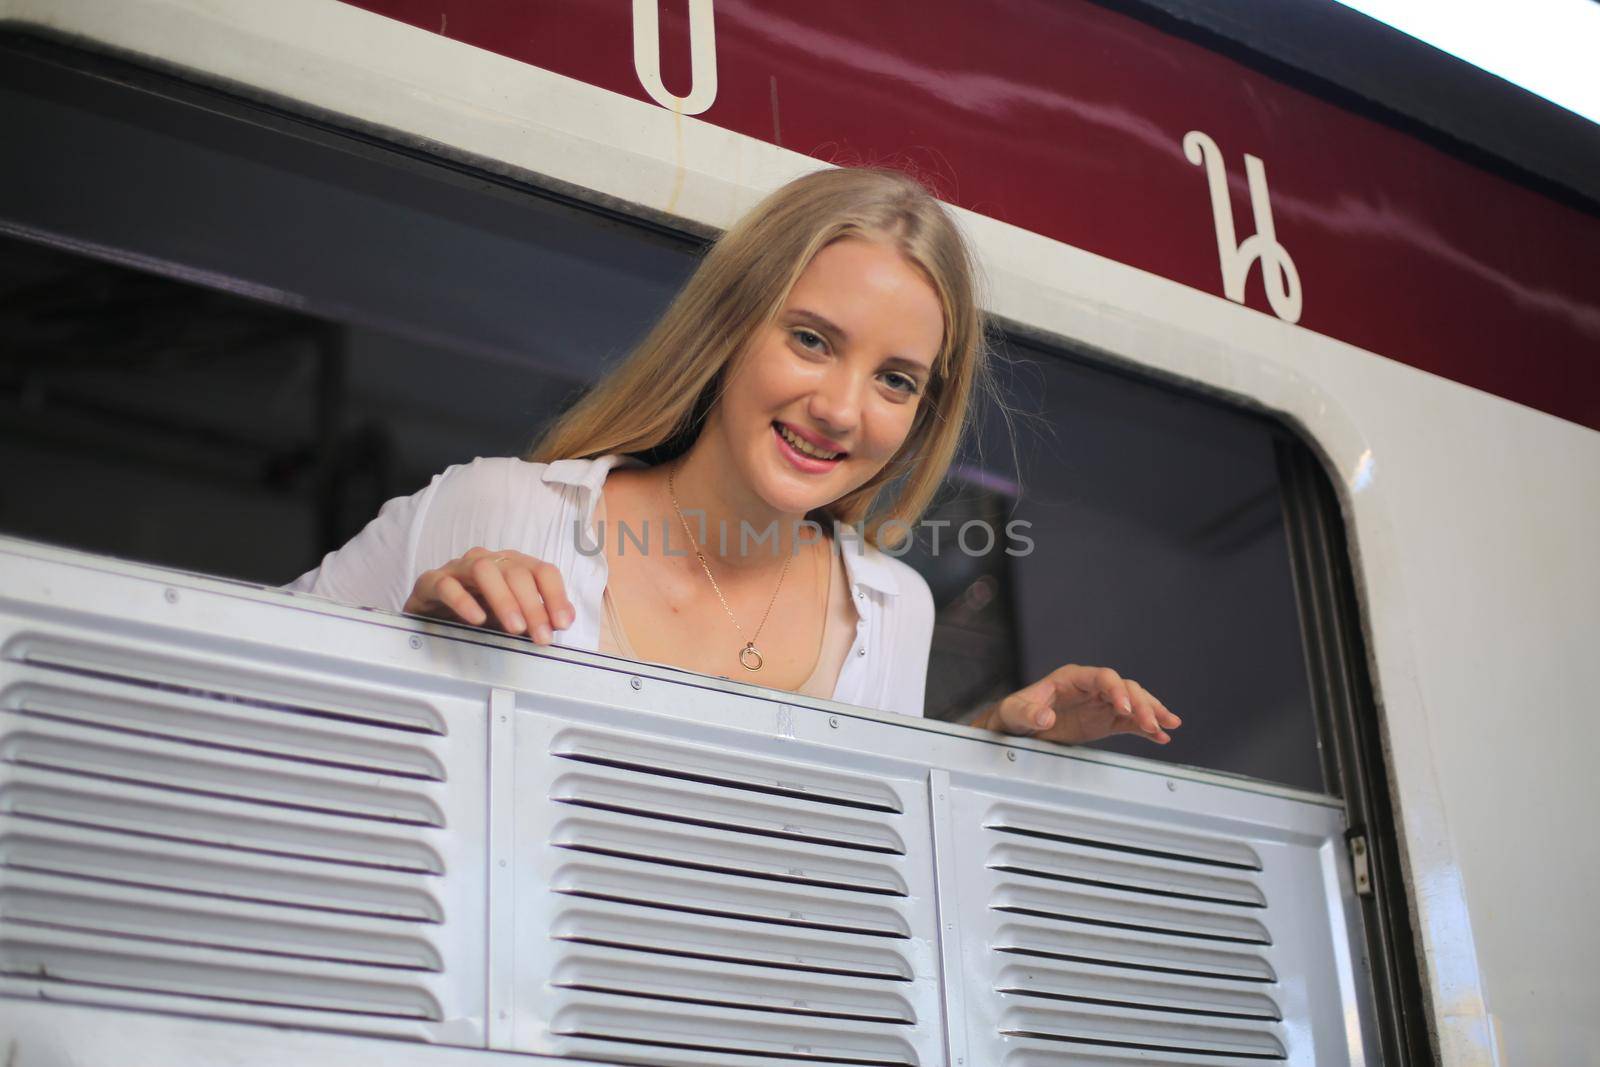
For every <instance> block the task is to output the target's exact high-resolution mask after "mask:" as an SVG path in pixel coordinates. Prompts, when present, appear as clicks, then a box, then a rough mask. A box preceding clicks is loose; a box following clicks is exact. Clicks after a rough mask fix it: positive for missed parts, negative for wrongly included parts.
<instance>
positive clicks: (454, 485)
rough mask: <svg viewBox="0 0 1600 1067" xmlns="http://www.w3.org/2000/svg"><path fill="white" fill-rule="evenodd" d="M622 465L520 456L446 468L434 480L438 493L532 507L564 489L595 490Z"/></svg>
mask: <svg viewBox="0 0 1600 1067" xmlns="http://www.w3.org/2000/svg"><path fill="white" fill-rule="evenodd" d="M624 461H625V459H624V457H621V456H601V457H598V458H595V459H558V460H552V461H551V462H548V463H545V462H537V461H534V460H529V459H523V458H522V457H520V456H478V457H477V458H476V459H473V460H471V461H469V462H466V463H456V464H453V465H451V466H450V467H447V468H446V469H445V470H444V471H443V472H441V473H440V474H439V475H438V476H437V477H436V478H435V479H434V480H435V482H436V483H437V485H438V486H439V488H440V489H441V490H443V491H445V492H448V493H451V494H455V495H467V496H472V497H479V496H482V497H488V498H491V499H497V500H519V501H522V502H524V503H527V504H534V503H537V502H540V501H542V500H549V501H557V500H559V499H561V498H562V496H563V494H564V492H565V490H566V488H568V487H577V488H587V489H590V490H594V489H598V488H599V487H600V485H601V483H603V482H604V481H605V477H606V474H607V473H608V472H609V471H610V470H611V469H612V468H613V467H615V466H617V465H618V463H619V462H624Z"/></svg>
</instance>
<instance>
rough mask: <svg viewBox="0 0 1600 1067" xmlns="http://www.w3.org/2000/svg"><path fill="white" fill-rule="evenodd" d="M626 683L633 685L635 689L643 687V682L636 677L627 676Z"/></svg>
mask: <svg viewBox="0 0 1600 1067" xmlns="http://www.w3.org/2000/svg"><path fill="white" fill-rule="evenodd" d="M628 684H629V685H631V686H633V687H634V688H635V689H643V688H644V682H642V681H640V680H639V679H638V678H629V679H628Z"/></svg>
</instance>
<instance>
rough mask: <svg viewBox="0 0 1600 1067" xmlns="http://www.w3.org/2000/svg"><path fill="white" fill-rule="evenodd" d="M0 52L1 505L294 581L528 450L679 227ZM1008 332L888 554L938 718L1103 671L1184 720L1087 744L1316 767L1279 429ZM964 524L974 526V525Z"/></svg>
mask: <svg viewBox="0 0 1600 1067" xmlns="http://www.w3.org/2000/svg"><path fill="white" fill-rule="evenodd" d="M4 59H5V62H4V63H0V116H4V118H3V119H0V135H3V136H4V137H5V138H6V141H7V144H8V151H9V154H10V158H11V159H13V160H26V161H27V164H26V165H25V166H10V167H6V168H0V233H4V234H8V235H9V236H4V237H0V352H3V354H4V355H3V359H0V416H3V417H0V465H3V467H4V469H5V470H6V472H7V473H6V478H5V480H4V483H3V487H0V530H4V531H5V532H8V533H14V534H20V535H22V536H27V537H34V538H37V539H40V540H46V541H51V542H55V543H60V544H67V545H72V546H76V547H82V548H88V549H92V550H95V551H101V552H106V553H109V554H112V555H117V556H123V557H127V558H135V559H142V560H149V561H152V562H158V563H164V564H169V565H175V566H181V567H187V568H190V569H195V570H201V571H206V572H210V573H215V574H222V575H226V576H230V577H236V578H244V579H249V580H256V581H261V582H266V583H272V584H277V583H282V582H285V581H288V580H289V579H291V578H293V577H295V576H296V575H298V574H299V573H301V571H303V570H305V569H307V568H309V567H311V566H313V565H315V563H316V562H317V560H318V559H319V558H320V555H321V553H323V552H325V551H327V550H328V549H330V548H333V547H337V546H338V545H339V544H341V543H342V542H343V541H344V540H345V539H346V538H348V537H349V536H350V535H351V534H353V533H354V532H355V531H356V530H358V529H359V528H360V527H361V525H362V524H364V523H365V522H366V521H367V520H368V519H369V518H371V516H372V515H373V514H374V513H375V512H376V511H377V508H378V506H379V504H381V503H382V502H383V501H384V500H386V499H388V498H389V497H391V496H395V495H398V494H401V493H408V492H412V491H414V490H415V489H417V488H418V487H420V486H421V485H423V484H425V483H426V481H427V480H428V478H430V477H431V476H432V475H433V474H434V473H436V472H438V471H440V470H442V469H443V468H444V467H446V466H448V465H449V464H451V463H458V462H463V461H466V460H470V459H471V458H473V457H474V456H477V455H506V454H514V453H517V452H519V451H521V450H522V449H523V448H525V447H526V446H527V445H528V444H529V442H530V441H531V440H532V438H533V437H534V435H535V434H536V432H537V431H538V429H539V427H540V426H541V425H542V424H544V423H545V422H546V421H547V420H548V419H549V418H550V417H551V416H552V415H553V414H554V413H556V412H557V411H558V410H560V408H561V407H562V406H563V405H564V404H566V403H568V402H570V400H571V399H572V398H573V397H574V396H575V395H576V393H577V391H578V390H580V389H581V388H582V387H583V386H584V385H585V384H586V383H588V382H590V381H592V380H593V379H594V378H595V377H596V376H597V375H598V374H600V373H602V372H603V370H604V369H605V368H606V367H607V366H608V365H610V364H611V363H613V362H614V361H615V360H616V359H618V358H619V357H620V356H621V355H622V354H623V353H625V352H626V351H627V350H628V348H629V346H630V345H631V344H632V343H633V342H634V341H635V340H636V339H637V338H638V337H639V336H640V335H641V334H642V332H643V331H644V329H645V328H646V327H647V325H648V323H649V322H650V321H651V320H652V319H653V318H654V316H655V315H657V314H658V313H659V312H660V311H661V309H662V308H663V307H664V306H665V304H666V302H667V300H668V299H669V298H670V296H671V294H672V293H673V291H674V290H675V289H676V288H677V286H678V285H679V284H681V282H682V280H683V279H684V278H685V277H687V275H688V273H689V272H690V271H691V270H692V269H693V265H694V261H695V256H696V254H697V251H698V249H699V247H700V246H699V242H698V241H696V240H694V239H692V238H689V237H686V236H684V235H677V234H672V233H669V232H666V231H662V230H659V229H653V228H651V227H649V226H647V225H645V224H643V223H639V222H637V221H628V220H624V219H620V218H618V217H613V216H608V215H606V214H604V213H602V212H599V211H596V210H594V209H592V208H587V207H580V206H577V205H574V204H569V203H565V202H561V201H558V200H556V199H553V198H551V197H549V196H547V195H539V194H535V193H534V192H532V191H530V190H528V189H525V188H521V187H517V186H515V185H514V184H512V183H509V182H505V181H501V180H498V179H493V178H490V177H488V176H485V175H482V174H479V173H476V172H470V171H466V170H461V169H452V168H450V167H447V166H443V165H440V164H438V163H437V161H427V160H421V159H416V158H411V157H406V156H403V155H399V154H396V153H393V152H391V151H388V150H384V149H380V148H376V147H373V146H368V145H365V144H362V143H360V142H359V141H355V140H352V139H350V138H348V137H344V136H342V135H336V134H332V133H328V132H321V131H317V130H314V129H310V128H307V127H303V126H301V125H299V124H297V123H294V122H291V121H290V120H286V119H283V118H281V117H278V116H275V115H271V114H268V113H265V112H254V111H249V110H246V109H245V108H243V107H241V106H240V105H237V104H235V103H232V102H229V101H225V100H221V99H218V98H212V97H208V96H205V95H201V94H196V92H195V91H193V90H188V89H180V88H177V87H172V86H168V85H166V84H165V83H162V82H160V81H159V80H154V79H151V80H146V81H143V82H141V81H140V80H139V79H135V85H134V86H133V87H130V86H129V85H127V84H123V83H121V82H117V81H112V80H108V79H104V78H101V77H97V76H94V75H91V74H86V73H83V72H81V71H76V70H72V69H68V68H67V67H64V66H62V65H59V64H57V63H56V62H54V61H53V59H52V58H51V57H50V56H49V55H43V56H41V55H36V54H23V53H20V52H19V53H11V54H7V55H5V56H4ZM141 85H142V86H143V87H140V86H141ZM152 87H158V88H161V89H162V91H161V92H154V91H150V90H151V88H152ZM1007 351H1008V354H1009V357H1010V359H1011V361H1012V365H1011V367H1010V370H1009V373H1007V374H1004V375H1002V377H1003V379H1005V382H1006V389H1007V391H1008V394H1009V396H1010V402H1011V403H1012V404H1014V405H1015V406H1016V407H1018V408H1019V409H1021V410H1022V411H1023V412H1024V417H1023V418H1022V419H1021V421H1020V423H1019V425H1018V433H1017V446H1018V447H1017V451H1016V453H1015V459H1014V458H1013V452H1012V449H1011V446H1010V442H1009V441H1008V440H1007V438H1006V436H1005V435H1004V433H1003V432H1001V420H999V419H998V418H995V417H992V416H991V417H989V418H988V419H987V420H986V422H987V430H986V432H985V434H984V435H983V438H982V444H983V447H982V448H981V449H980V450H977V451H974V452H973V453H972V455H970V456H968V457H966V458H964V459H963V460H962V461H961V462H960V463H959V464H958V465H957V466H956V468H955V469H954V470H953V471H952V473H951V477H950V479H949V481H948V484H947V486H946V491H945V492H944V493H943V494H942V496H941V498H940V500H939V501H938V502H937V503H936V505H935V507H934V509H933V510H932V512H931V513H930V515H929V518H930V519H933V520H938V521H944V522H948V524H949V525H947V526H942V527H939V529H940V532H941V545H940V551H938V552H937V553H936V552H934V550H933V545H932V541H931V535H930V534H931V528H930V527H924V529H923V531H921V532H919V536H918V540H917V542H916V543H915V544H914V546H913V548H912V550H911V551H910V552H909V553H908V554H907V555H906V556H905V557H904V558H905V559H906V560H907V562H909V563H911V564H912V565H914V566H916V567H917V568H918V569H919V570H920V571H921V572H922V573H923V574H924V575H925V576H926V577H927V579H928V582H929V585H930V587H931V588H932V590H933V592H934V597H935V601H936V603H937V605H938V611H939V616H938V618H939V624H938V629H937V631H936V633H935V635H934V648H933V655H932V657H931V660H930V668H929V677H928V701H927V707H928V713H929V715H930V716H934V717H940V718H949V719H960V718H963V717H970V715H971V714H972V713H973V712H975V711H976V710H977V709H978V708H980V707H981V706H982V705H983V704H984V703H986V702H987V701H990V700H994V699H997V698H998V697H1000V696H1003V695H1004V694H1006V693H1007V692H1010V691H1011V690H1012V689H1013V688H1015V687H1016V686H1018V685H1020V684H1023V683H1024V682H1028V681H1032V680H1034V679H1035V678H1037V677H1039V676H1041V675H1043V674H1044V673H1046V672H1047V671H1048V670H1050V669H1051V668H1053V667H1055V666H1058V665H1060V664H1062V663H1066V662H1077V663H1091V664H1098V665H1106V666H1111V667H1114V668H1116V669H1117V670H1118V671H1120V672H1122V673H1124V674H1126V675H1128V676H1130V677H1133V678H1136V679H1138V680H1139V681H1140V682H1142V683H1144V684H1145V685H1147V686H1148V687H1149V688H1150V689H1151V690H1152V691H1154V692H1156V693H1157V694H1158V695H1160V696H1161V697H1162V698H1163V699H1165V700H1166V701H1167V703H1168V704H1169V705H1170V706H1171V707H1172V709H1173V710H1174V711H1176V712H1178V714H1180V715H1182V716H1183V717H1184V719H1185V723H1186V725H1185V727H1184V728H1183V729H1182V730H1180V731H1179V732H1178V734H1177V738H1176V740H1175V741H1174V743H1173V744H1172V745H1170V746H1168V747H1165V748H1158V747H1157V746H1154V745H1151V744H1148V743H1145V742H1142V741H1138V740H1132V739H1124V740H1115V741H1111V742H1107V743H1105V745H1106V747H1109V748H1113V749H1118V750H1121V751H1127V752H1134V753H1137V754H1139V755H1143V756H1150V757H1154V758H1157V759H1172V760H1176V761H1179V762H1184V763H1191V764H1196V765H1199V766H1204V767H1208V768H1213V769H1219V770H1225V771H1234V772H1238V773H1241V774H1248V775H1251V776H1254V777H1258V778H1264V779H1268V780H1272V781H1279V782H1286V783H1289V784H1293V785H1298V786H1302V787H1305V788H1310V789H1317V790H1321V789H1322V788H1323V783H1322V776H1321V773H1320V771H1319V769H1318V756H1317V747H1316V731H1315V727H1314V724H1313V720H1312V715H1311V710H1310V701H1309V697H1308V689H1307V681H1306V673H1305V667H1304V660H1303V655H1302V638H1301V629H1300V625H1299V622H1298V614H1297V608H1296V604H1295V600H1294V592H1293V586H1292V583H1291V572H1290V564H1289V558H1288V554H1287V551H1286V548H1285V536H1284V524H1283V518H1282V514H1281V506H1280V490H1279V486H1278V481H1277V473H1276V468H1275V465H1274V448H1275V447H1279V446H1281V445H1282V444H1283V442H1285V441H1288V442H1289V444H1290V445H1291V446H1292V447H1296V448H1298V447H1301V446H1299V445H1298V444H1296V443H1294V442H1292V440H1291V439H1289V438H1288V437H1287V436H1286V435H1285V434H1284V432H1283V431H1282V430H1281V429H1279V428H1278V427H1277V426H1276V425H1275V424H1273V423H1271V422H1269V421H1267V420H1264V419H1261V418H1259V417H1256V416H1254V415H1250V414H1247V413H1244V412H1242V411H1240V410H1237V409H1234V408H1231V407H1228V406H1225V405H1223V404H1220V403H1216V402H1213V401H1210V400H1206V399H1202V398H1199V397H1196V396H1192V395H1189V394H1187V393H1183V392H1180V391H1176V390H1172V389H1168V388H1165V387H1162V386H1158V385H1155V384H1152V383H1151V382H1149V381H1146V380H1143V379H1139V378H1135V377H1131V376H1128V375H1125V374H1122V373H1119V372H1115V371H1112V370H1109V369H1107V368H1106V367H1105V366H1103V365H1099V364H1095V363H1092V362H1089V361H1085V360H1083V359H1081V358H1078V357H1076V356H1073V355H1069V354H1068V353H1064V352H1055V351H1046V350H1044V349H1041V348H1038V347H1036V346H1034V345H1032V344H1031V343H1026V342H1023V341H1020V340H1013V341H1011V342H1009V345H1008V349H1007ZM980 520H981V523H982V524H984V525H987V527H988V528H990V529H992V530H994V531H995V533H996V535H997V536H996V543H995V545H994V547H993V548H992V549H991V550H990V551H987V552H976V553H970V552H968V551H965V550H964V547H966V548H978V547H980V546H981V545H982V544H983V539H982V538H981V536H978V535H977V534H976V533H975V532H973V531H969V536H968V537H967V539H966V541H965V542H964V543H963V541H962V539H961V530H962V528H963V526H965V525H966V524H969V523H975V522H979V521H980ZM1014 520H1015V521H1021V522H1026V523H1028V524H1029V525H1028V526H1027V527H1026V528H1025V530H1024V533H1025V536H1026V537H1027V538H1028V539H1030V540H1031V542H1032V548H1031V551H1028V552H1026V553H1025V554H1019V555H1009V554H1007V553H1006V552H1005V551H1004V549H1005V548H1007V547H1013V548H1016V549H1018V550H1021V549H1022V547H1023V542H1021V541H1018V540H1012V539H1011V538H1009V537H1008V536H1007V534H1006V529H1007V524H1008V523H1010V522H1013V521H1014Z"/></svg>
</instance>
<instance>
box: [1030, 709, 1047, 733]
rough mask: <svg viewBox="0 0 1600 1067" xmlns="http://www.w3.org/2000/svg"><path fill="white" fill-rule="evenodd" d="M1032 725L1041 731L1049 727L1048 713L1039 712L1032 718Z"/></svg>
mask: <svg viewBox="0 0 1600 1067" xmlns="http://www.w3.org/2000/svg"><path fill="white" fill-rule="evenodd" d="M1033 724H1034V725H1035V726H1037V727H1039V728H1040V729H1043V728H1044V727H1046V726H1049V725H1050V713H1049V712H1048V711H1041V712H1039V713H1038V714H1037V715H1035V716H1034V717H1033Z"/></svg>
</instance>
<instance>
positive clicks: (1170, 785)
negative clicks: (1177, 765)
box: [1167, 778, 1178, 793]
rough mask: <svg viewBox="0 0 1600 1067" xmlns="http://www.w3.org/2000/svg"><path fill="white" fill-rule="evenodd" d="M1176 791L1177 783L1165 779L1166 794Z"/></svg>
mask: <svg viewBox="0 0 1600 1067" xmlns="http://www.w3.org/2000/svg"><path fill="white" fill-rule="evenodd" d="M1177 791H1178V783H1177V782H1174V781H1173V780H1172V779H1171V778H1168V779H1167V792H1169V793H1176V792H1177Z"/></svg>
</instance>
